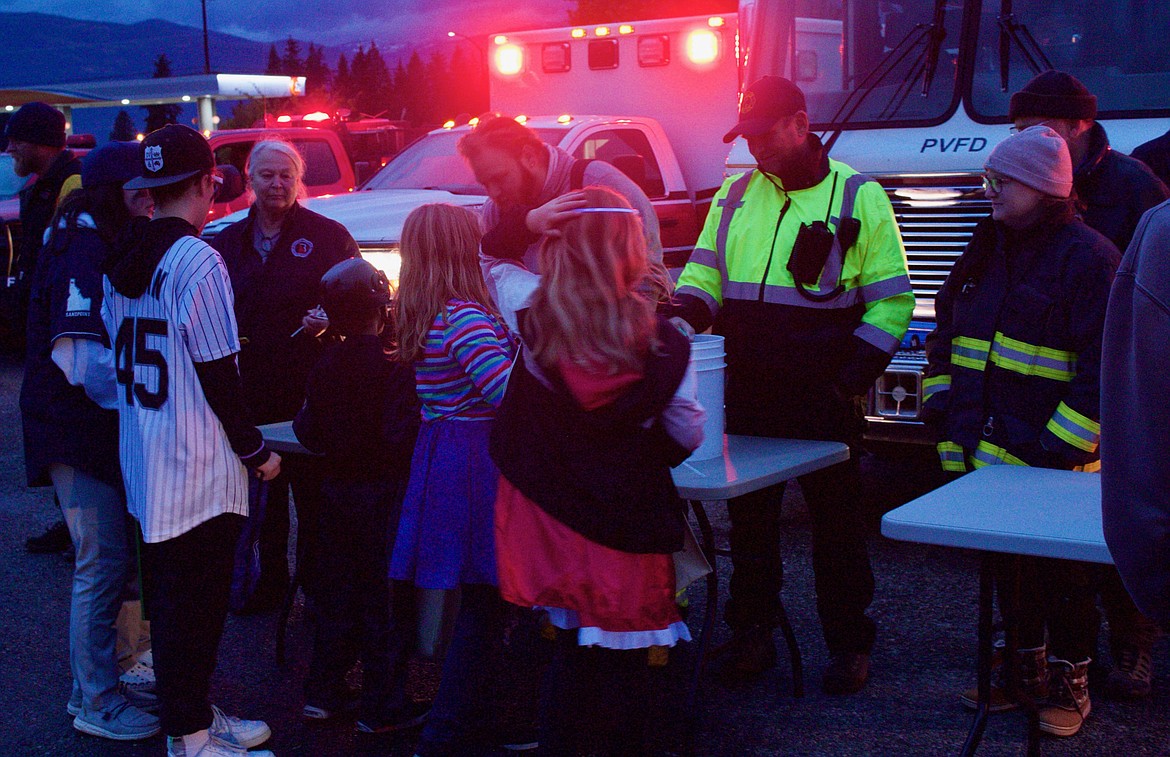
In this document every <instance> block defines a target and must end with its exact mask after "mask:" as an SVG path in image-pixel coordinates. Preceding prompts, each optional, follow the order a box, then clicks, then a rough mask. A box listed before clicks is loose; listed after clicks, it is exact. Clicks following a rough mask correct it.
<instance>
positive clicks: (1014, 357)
mask: <svg viewBox="0 0 1170 757" xmlns="http://www.w3.org/2000/svg"><path fill="white" fill-rule="evenodd" d="M1118 259H1119V254H1118V252H1117V249H1116V248H1115V247H1114V246H1113V244H1112V243H1110V242H1109V240H1108V239H1106V238H1105V237H1103V236H1102V235H1101V234H1099V233H1097V232H1095V231H1093V230H1092V229H1090V228H1089V227H1088V226H1086V225H1085V224H1084V223H1083V222H1082V221H1081V220H1079V219H1077V218H1075V217H1073V216H1072V215H1071V211H1070V210H1068V209H1067V208H1065V209H1061V210H1060V211H1059V212H1056V213H1055V214H1054V215H1053V216H1052V217H1050V218H1049V219H1048V220H1047V221H1045V222H1042V223H1041V224H1040V225H1038V226H1037V227H1035V228H1033V229H1032V230H1030V231H1028V232H1025V233H1022V234H1013V233H1011V232H1006V231H1005V229H1004V228H1003V227H1002V226H1001V225H999V224H996V223H995V222H993V221H992V220H991V219H990V218H988V219H985V220H984V221H982V222H980V224H979V226H978V227H977V228H976V230H975V234H974V236H973V237H972V239H971V242H970V244H968V246H967V249H966V250H965V251H964V253H963V256H962V257H961V258H960V259H959V261H958V262H957V263H956V264H955V267H954V269H952V271H951V274H950V276H948V277H947V281H946V283H945V284H944V285H943V288H942V289H941V290H940V291H939V294H938V299H937V301H936V306H935V312H936V315H937V318H938V325H937V327H936V329H935V331H934V332H933V333H932V334H931V335H930V337H929V338H928V339H927V342H926V348H927V358H928V360H929V366H928V369H927V378H926V379H925V380H924V381H923V394H924V395H925V408H926V410H927V412H928V413H929V412H935V413H943V414H945V418H946V420H945V423H944V424H943V427H944V430H945V431H944V433H945V441H943V442H942V443H940V444H939V446H938V450H939V457H940V460H941V463H942V467H943V469H944V470H948V471H955V472H962V471H965V470H967V469H968V468H969V467H973V468H978V467H982V466H984V465H999V464H1009V465H1038V466H1043V467H1050V468H1073V467H1078V466H1086V465H1091V464H1092V463H1093V462H1094V461H1095V460H1096V458H1097V442H1098V438H1099V435H1100V430H1101V429H1100V425H1099V423H1098V419H1099V417H1100V408H1099V402H1100V389H1099V386H1098V381H1099V376H1100V359H1101V331H1102V328H1103V325H1104V319H1105V306H1106V303H1107V301H1108V296H1109V286H1110V284H1111V282H1112V281H1113V273H1114V271H1115V270H1116V268H1117V263H1118Z"/></svg>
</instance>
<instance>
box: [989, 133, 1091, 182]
mask: <svg viewBox="0 0 1170 757" xmlns="http://www.w3.org/2000/svg"><path fill="white" fill-rule="evenodd" d="M983 167H984V169H986V170H990V171H995V172H996V173H1000V174H1003V175H1004V176H1006V177H1008V178H1009V179H1015V180H1016V181H1018V182H1020V183H1021V184H1026V185H1028V186H1029V187H1031V188H1032V189H1035V190H1036V191H1038V192H1043V193H1044V194H1046V195H1050V196H1052V197H1059V198H1061V199H1066V198H1067V197H1068V196H1069V195H1070V194H1072V188H1073V170H1072V159H1071V158H1070V157H1069V155H1068V145H1067V144H1065V141H1064V139H1063V138H1062V137H1061V136H1060V135H1059V134H1057V133H1056V132H1054V131H1053V130H1052V129H1049V128H1048V127H1047V126H1042V125H1037V126H1030V127H1028V128H1027V129H1024V130H1023V131H1021V132H1017V133H1015V134H1012V135H1011V136H1009V137H1008V138H1007V139H1005V140H1004V141H1002V142H1000V143H999V144H998V145H996V146H995V149H993V150H992V151H991V155H990V156H988V158H987V163H985V164H984V166H983Z"/></svg>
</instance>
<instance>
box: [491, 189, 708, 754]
mask: <svg viewBox="0 0 1170 757" xmlns="http://www.w3.org/2000/svg"><path fill="white" fill-rule="evenodd" d="M575 194H577V195H579V198H576V199H583V202H575V203H571V204H572V205H573V207H572V209H570V210H566V211H565V212H564V214H563V218H562V219H561V222H560V223H559V225H558V227H557V233H556V235H555V236H549V237H547V238H546V239H545V240H544V243H543V246H542V247H541V250H540V270H541V272H542V277H541V280H540V283H539V286H538V288H537V290H536V292H535V293H534V294H533V296H532V298H531V302H530V304H529V306H528V308H527V309H526V310H525V311H522V312H521V313H520V315H519V322H520V332H521V335H522V337H523V341H524V345H525V350H524V352H523V355H522V357H521V358H520V359H518V360H517V362H516V365H515V367H514V368H513V373H512V377H511V379H510V382H509V385H508V392H507V395H506V396H505V398H504V403H503V405H502V406H501V408H500V411H499V414H498V416H497V420H496V426H495V428H494V429H493V432H492V446H491V451H492V458H493V459H494V460H495V462H496V464H497V465H498V466H499V468H500V472H501V477H500V486H499V496H498V497H497V500H496V549H497V552H498V565H499V571H500V590H501V593H502V595H503V596H504V598H505V599H507V600H508V601H510V602H512V603H515V604H518V605H521V606H529V607H532V606H536V607H542V608H544V609H545V610H547V611H548V614H549V620H550V621H551V623H552V625H553V626H554V627H556V628H557V629H559V630H558V636H559V641H558V644H557V652H556V659H555V660H554V663H553V665H552V666H551V668H550V670H549V673H548V678H547V680H546V690H545V691H544V692H543V696H542V697H541V699H542V708H541V717H540V727H541V736H540V742H541V747H542V748H543V749H546V750H547V753H548V754H558V755H559V754H571V753H573V749H574V748H575V742H576V739H577V733H578V731H579V730H581V726H583V725H584V724H585V723H586V722H587V723H588V730H590V731H592V732H594V733H598V732H601V733H602V734H603V737H604V738H605V740H606V741H607V742H608V746H609V749H610V751H611V753H613V754H640V753H642V751H641V750H642V740H643V736H644V726H645V721H646V708H647V705H648V703H649V702H650V701H652V700H651V698H650V697H649V696H647V694H648V692H647V690H646V686H647V683H648V675H647V674H648V668H647V665H648V659H647V649H648V648H649V647H651V646H673V645H674V644H675V643H676V642H677V641H679V640H680V639H681V640H688V639H689V638H690V635H689V632H688V631H687V627H686V625H685V624H684V623H683V622H682V620H681V618H680V616H679V613H678V607H677V605H676V604H675V601H674V599H675V582H674V565H673V562H672V559H671V553H672V552H675V551H677V550H679V549H681V548H682V541H683V529H684V522H683V518H684V504H683V502H682V500H681V499H680V498H679V496H678V492H677V491H676V489H675V487H674V483H673V481H672V479H671V475H670V468H671V467H672V466H675V465H678V464H679V463H681V462H682V461H683V460H685V459H686V457H687V456H688V455H689V454H690V452H691V451H692V450H693V449H694V448H695V447H697V446H698V445H699V443H700V442H701V441H702V423H703V416H704V413H703V410H702V408H701V407H700V406H699V405H698V403H697V401H696V399H695V393H696V384H695V378H694V373H693V371H691V370H690V369H689V367H688V359H689V356H690V342H689V340H688V339H687V337H685V336H683V335H682V334H681V333H679V332H678V331H677V330H676V329H675V328H674V327H672V326H671V325H670V324H669V323H667V322H666V321H665V320H664V319H662V318H659V317H658V316H656V315H655V313H654V309H655V302H654V301H653V299H651V297H650V296H648V295H647V294H645V293H646V292H647V291H654V290H656V289H660V287H655V286H647V284H649V283H652V282H650V281H649V280H648V279H649V278H652V277H653V274H651V273H650V270H649V269H648V267H647V264H646V255H645V251H644V249H643V245H644V244H645V242H644V241H643V236H642V232H641V224H640V222H639V219H638V215H637V211H635V210H633V209H632V208H631V207H630V206H629V204H627V203H626V202H625V200H624V199H622V198H621V197H620V196H619V195H617V194H616V193H614V192H612V191H610V190H607V189H604V188H600V187H590V188H587V189H585V190H583V191H582V192H580V193H575ZM591 695H592V696H594V697H597V699H598V702H599V703H600V701H602V699H604V702H605V709H606V710H608V712H601V711H597V712H594V713H589V712H584V711H583V710H585V709H592V707H591V706H590V707H586V705H585V704H584V703H587V702H588V701H589V698H590V696H591ZM598 695H600V696H598Z"/></svg>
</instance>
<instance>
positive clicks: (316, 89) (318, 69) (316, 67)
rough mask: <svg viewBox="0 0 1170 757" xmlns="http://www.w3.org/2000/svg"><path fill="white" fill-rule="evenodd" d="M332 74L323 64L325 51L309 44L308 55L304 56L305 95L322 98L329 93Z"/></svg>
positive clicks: (327, 66)
mask: <svg viewBox="0 0 1170 757" xmlns="http://www.w3.org/2000/svg"><path fill="white" fill-rule="evenodd" d="M332 78H333V72H332V71H330V70H329V64H328V63H326V62H325V49H324V48H322V47H317V46H316V45H314V44H313V43H312V42H310V43H309V53H308V55H306V56H305V94H306V95H310V96H318V97H324V96H325V94H326V93H327V92H328V91H329V87H330V83H331V81H330V80H331V79H332Z"/></svg>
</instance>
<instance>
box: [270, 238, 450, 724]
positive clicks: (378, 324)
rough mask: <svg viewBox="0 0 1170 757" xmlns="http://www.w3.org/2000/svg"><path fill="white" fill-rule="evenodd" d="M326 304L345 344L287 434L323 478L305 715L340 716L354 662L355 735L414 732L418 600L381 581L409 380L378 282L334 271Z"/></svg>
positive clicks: (333, 352) (324, 293)
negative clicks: (357, 673) (389, 334)
mask: <svg viewBox="0 0 1170 757" xmlns="http://www.w3.org/2000/svg"><path fill="white" fill-rule="evenodd" d="M321 304H322V306H323V307H324V309H325V312H326V314H327V315H328V317H329V324H330V328H331V329H334V330H336V331H337V332H338V333H339V334H341V335H342V336H343V337H344V339H343V341H341V342H339V343H337V344H335V345H333V346H331V347H330V348H329V349H328V350H327V351H326V352H325V354H324V355H323V356H322V357H321V360H320V361H319V362H318V363H317V365H316V366H315V367H314V368H313V371H312V373H311V374H310V376H309V383H308V389H307V394H306V399H305V406H304V407H303V408H302V409H301V411H300V413H298V414H297V417H296V420H295V421H294V422H293V430H294V431H295V432H296V435H297V438H298V439H299V440H300V442H301V444H303V445H304V446H305V447H306V448H308V449H309V450H310V451H313V452H316V453H320V454H322V455H323V456H324V466H323V467H324V469H325V470H326V471H327V473H326V477H325V482H324V486H323V495H324V499H325V511H324V512H323V513H322V518H321V523H320V527H321V532H320V547H321V551H320V563H319V570H318V571H317V572H316V574H315V576H316V577H315V579H314V580H318V581H320V582H322V583H323V584H326V585H324V586H320V587H317V588H318V589H320V591H318V592H317V593H315V594H314V596H315V597H316V598H317V599H316V603H317V608H318V613H317V615H318V621H317V628H316V633H315V636H314V640H313V662H312V664H311V665H310V667H309V676H308V678H307V679H306V681H305V707H304V710H303V714H304V716H305V717H307V718H314V719H325V718H329V717H332V716H333V715H335V714H337V712H338V711H339V710H340V709H342V708H343V707H344V706H345V704H346V703H347V702H346V700H347V699H348V698H349V691H348V690H347V688H346V685H345V676H346V673H348V672H349V670H350V668H352V667H353V664H354V663H355V662H356V661H357V660H358V659H359V658H360V659H361V661H362V670H363V682H362V696H361V711H360V714H359V720H358V723H357V730H358V731H359V732H363V733H384V732H389V731H395V730H400V729H403V728H408V727H411V726H414V725H418V724H420V723H421V722H422V721H423V719H424V718H425V716H426V711H427V709H428V707H427V705H425V704H422V703H416V702H412V701H411V700H410V699H408V698H407V695H406V673H407V671H406V660H407V656H408V652H409V642H410V634H409V633H408V631H407V630H406V629H409V628H410V627H412V624H411V622H410V621H411V620H412V616H413V594H412V592H409V591H393V590H392V588H391V585H390V582H389V579H388V578H387V575H388V572H387V554H388V552H387V550H388V549H390V548H391V547H392V546H393V544H394V535H395V531H396V530H397V525H398V516H399V511H400V509H401V506H402V495H403V492H404V491H405V488H406V479H407V474H408V472H409V469H410V455H411V450H412V449H413V448H414V441H415V435H416V432H417V430H418V423H419V409H418V399H417V396H416V393H415V386H414V373H413V371H411V370H410V368H409V367H408V366H405V365H403V364H400V363H398V362H396V361H393V360H390V359H388V358H387V356H386V353H385V351H384V349H383V344H382V340H381V338H380V337H379V333H380V332H381V331H382V328H383V326H384V325H385V322H386V317H387V308H388V307H389V304H390V288H389V284H388V282H387V281H386V277H385V275H384V274H382V273H381V272H380V271H378V270H377V269H375V268H374V267H373V266H372V265H370V264H369V263H368V262H366V261H364V260H360V259H356V258H355V259H351V260H346V261H344V262H342V263H339V264H337V265H336V266H334V267H333V268H331V269H330V270H329V271H328V273H326V274H325V276H324V277H323V278H322V279H321ZM392 596H393V599H392ZM391 604H393V605H394V606H393V608H391Z"/></svg>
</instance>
